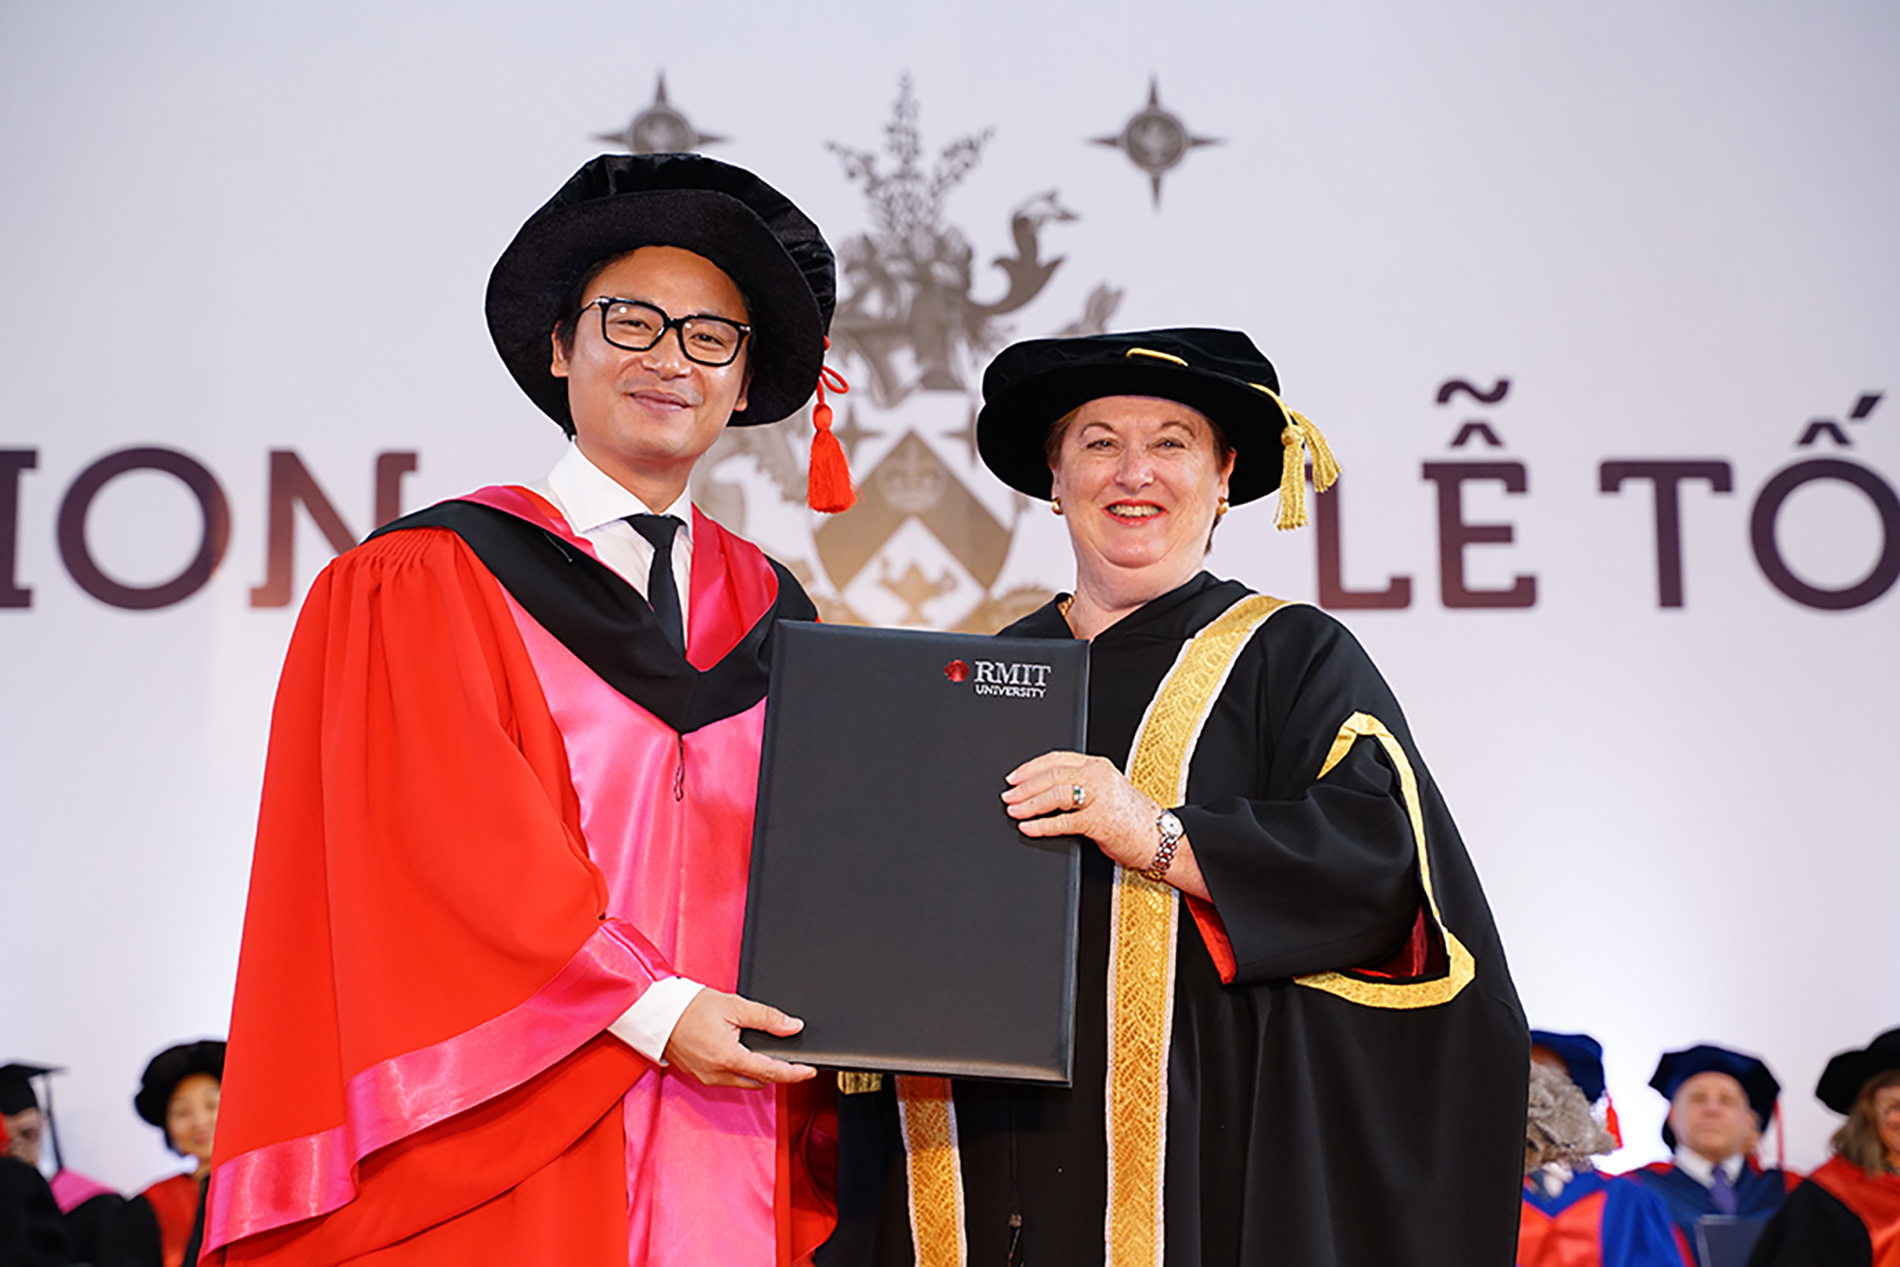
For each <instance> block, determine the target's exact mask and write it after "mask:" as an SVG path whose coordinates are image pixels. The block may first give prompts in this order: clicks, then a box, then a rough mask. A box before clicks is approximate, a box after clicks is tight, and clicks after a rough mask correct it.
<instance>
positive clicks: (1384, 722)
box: [1177, 606, 1462, 984]
mask: <svg viewBox="0 0 1900 1267" xmlns="http://www.w3.org/2000/svg"><path fill="white" fill-rule="evenodd" d="M1357 715H1365V716H1368V717H1370V718H1373V719H1376V721H1377V722H1378V723H1379V725H1380V726H1381V727H1383V728H1384V729H1385V730H1386V731H1387V732H1389V733H1390V734H1391V735H1392V737H1393V740H1394V742H1395V743H1396V745H1397V747H1398V749H1399V751H1400V752H1402V753H1403V754H1404V756H1405V757H1406V760H1407V763H1408V764H1409V765H1410V766H1411V768H1412V769H1413V771H1414V773H1415V775H1416V776H1417V780H1418V787H1419V794H1420V800H1421V807H1422V812H1423V815H1424V818H1425V821H1426V823H1427V826H1428V827H1431V826H1435V825H1438V824H1440V823H1442V825H1443V829H1449V824H1450V818H1449V815H1447V814H1445V812H1444V810H1443V806H1442V804H1440V803H1439V802H1438V800H1437V794H1436V791H1435V789H1433V788H1432V787H1431V785H1430V780H1429V778H1428V777H1427V776H1426V775H1425V771H1424V766H1423V763H1422V762H1421V761H1419V759H1418V757H1417V754H1416V752H1415V750H1414V749H1413V747H1412V742H1411V736H1410V732H1409V730H1408V729H1407V728H1406V724H1405V718H1404V716H1403V715H1402V714H1401V712H1400V710H1399V706H1398V701H1397V700H1396V699H1395V698H1394V696H1393V694H1392V692H1391V689H1390V688H1389V687H1387V685H1386V683H1385V679H1384V678H1383V677H1381V676H1380V674H1379V671H1378V670H1377V669H1376V668H1375V667H1373V664H1372V661H1371V659H1370V658H1369V657H1368V656H1367V655H1366V653H1365V651H1364V650H1363V649H1362V648H1361V647H1360V645H1359V643H1358V642H1357V641H1356V640H1355V639H1354V638H1353V637H1352V635H1351V634H1350V633H1348V632H1347V631H1346V629H1345V627H1344V626H1343V625H1341V624H1339V623H1338V622H1337V621H1335V620H1333V619H1332V618H1331V617H1329V616H1327V615H1326V614H1325V613H1323V612H1320V611H1318V610H1317V609H1315V608H1311V607H1304V606H1290V607H1287V608H1283V609H1281V610H1280V611H1278V612H1276V613H1275V614H1274V615H1273V616H1272V617H1271V618H1270V619H1268V620H1267V622H1266V623H1265V624H1264V625H1263V626H1262V627H1261V628H1260V630H1259V631H1257V632H1256V633H1255V635H1254V638H1253V641H1252V643H1251V644H1250V645H1249V646H1248V647H1247V648H1246V649H1245V650H1244V651H1243V652H1242V653H1241V658H1240V661H1239V663H1238V664H1237V665H1236V666H1235V670H1234V673H1233V675H1232V677H1231V678H1230V679H1229V681H1228V683H1227V685H1226V687H1225V688H1224V690H1223V692H1222V695H1221V698H1220V701H1219V702H1218V703H1217V704H1216V705H1215V708H1214V711H1213V712H1212V714H1211V715H1210V716H1209V718H1208V721H1207V724H1206V726H1205V728H1204V729H1203V731H1202V734H1201V737H1200V740H1199V744H1198V746H1197V749H1196V755H1195V758H1194V776H1193V777H1192V778H1191V779H1190V781H1189V784H1188V795H1189V798H1190V801H1193V802H1194V803H1192V804H1189V805H1186V806H1183V807H1181V808H1180V809H1179V810H1178V811H1177V812H1178V814H1179V817H1180V819H1181V822H1182V826H1183V827H1184V828H1186V831H1187V836H1188V839H1189V841H1190V842H1191V843H1192V847H1193V850H1194V857H1195V861H1196V862H1197V863H1198V864H1199V866H1200V868H1201V872H1202V875H1203V877H1204V878H1205V880H1206V882H1207V887H1208V890H1209V892H1210V894H1211V895H1212V898H1213V904H1212V905H1213V911H1214V912H1215V913H1216V915H1217V919H1218V924H1217V926H1215V927H1214V928H1213V929H1212V930H1211V931H1212V939H1218V938H1219V937H1220V935H1221V933H1222V931H1223V930H1224V935H1225V940H1226V943H1227V946H1226V947H1220V948H1216V947H1214V946H1212V945H1210V949H1211V950H1213V951H1214V954H1215V958H1216V961H1217V962H1218V963H1220V964H1221V968H1222V975H1223V979H1225V980H1228V981H1230V982H1239V983H1241V984H1257V983H1260V982H1265V981H1272V980H1278V979H1282V978H1286V977H1291V976H1296V975H1300V974H1305V973H1312V972H1322V971H1329V970H1334V969H1341V968H1348V967H1353V966H1357V965H1366V964H1370V963H1373V962H1377V961H1379V960H1381V959H1384V958H1386V957H1387V956H1390V955H1391V954H1392V953H1393V952H1394V951H1395V950H1396V949H1398V948H1399V947H1400V946H1401V945H1403V944H1404V943H1405V941H1406V937H1407V933H1408V932H1409V931H1411V930H1412V929H1413V928H1414V926H1415V924H1416V923H1417V921H1418V919H1419V911H1420V900H1421V883H1420V868H1419V860H1420V856H1421V851H1420V847H1419V844H1418V841H1417V839H1416V836H1415V833H1414V830H1413V826H1412V822H1411V818H1410V814H1409V811H1408V806H1407V802H1406V797H1405V795H1404V789H1403V786H1402V782H1401V779H1400V777H1399V772H1398V769H1397V767H1396V765H1395V761H1394V757H1393V755H1392V752H1391V751H1390V750H1388V749H1387V748H1386V747H1385V746H1384V745H1383V744H1382V743H1381V742H1380V741H1379V740H1378V739H1377V738H1374V737H1362V738H1359V739H1357V740H1356V741H1354V742H1352V743H1351V747H1350V749H1349V750H1348V751H1347V752H1346V755H1345V756H1344V757H1343V759H1341V760H1339V761H1338V763H1337V764H1335V765H1334V766H1333V767H1332V769H1331V770H1329V771H1328V772H1327V773H1326V775H1325V777H1323V778H1321V777H1319V771H1320V769H1321V768H1322V766H1323V765H1324V763H1325V762H1326V760H1327V757H1328V754H1329V752H1330V751H1331V749H1332V747H1333V745H1334V743H1335V741H1336V740H1337V739H1338V738H1339V737H1340V735H1341V731H1342V727H1344V726H1345V725H1346V723H1347V722H1348V720H1349V719H1351V718H1353V717H1355V716H1357ZM1204 766H1205V767H1207V768H1208V770H1209V772H1210V773H1211V774H1213V775H1214V777H1213V778H1212V779H1211V780H1208V781H1210V782H1213V783H1215V784H1217V785H1220V786H1222V787H1224V788H1244V789H1245V793H1244V794H1227V795H1217V796H1215V797H1212V798H1210V799H1206V800H1196V799H1195V798H1196V792H1197V787H1196V785H1197V784H1201V783H1203V779H1202V771H1203V767H1204ZM1217 772H1218V773H1217ZM1459 853H1460V855H1461V853H1462V851H1461V850H1460V851H1459ZM1197 908H1199V909H1198V910H1197V914H1204V913H1205V910H1204V906H1203V905H1202V904H1197ZM1201 922H1202V926H1203V929H1204V930H1209V929H1210V922H1209V920H1207V919H1205V918H1203V919H1202V921H1201ZM1229 955H1231V960H1228V956H1229Z"/></svg>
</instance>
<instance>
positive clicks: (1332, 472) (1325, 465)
mask: <svg viewBox="0 0 1900 1267" xmlns="http://www.w3.org/2000/svg"><path fill="white" fill-rule="evenodd" d="M1249 386H1251V387H1256V388H1259V389H1260V390H1261V391H1263V392H1265V393H1266V394H1267V395H1268V396H1269V397H1270V398H1271V399H1272V401H1273V403H1274V404H1276V405H1278V406H1279V407H1280V416H1281V417H1282V418H1284V419H1285V420H1286V425H1285V426H1284V427H1283V428H1282V429H1281V431H1280V444H1281V446H1282V448H1281V453H1282V457H1281V459H1280V518H1279V519H1278V521H1277V522H1276V524H1275V526H1276V527H1278V528H1279V529H1280V531H1282V532H1285V531H1286V530H1287V529H1289V528H1304V527H1305V526H1306V457H1307V454H1308V453H1311V454H1312V457H1313V491H1314V492H1315V493H1323V492H1325V491H1326V490H1327V489H1329V488H1331V487H1332V486H1333V481H1334V480H1336V479H1338V478H1339V462H1338V460H1337V459H1335V458H1334V457H1333V446H1332V445H1330V444H1328V443H1326V436H1325V433H1323V432H1322V431H1321V430H1320V429H1319V427H1318V426H1317V425H1315V424H1314V422H1313V420H1312V419H1311V418H1308V417H1307V416H1306V415H1305V414H1303V413H1300V412H1299V411H1298V410H1295V409H1288V408H1287V407H1286V402H1285V401H1284V400H1281V399H1280V396H1279V393H1278V392H1276V391H1274V390H1273V389H1272V388H1271V387H1267V386H1264V385H1262V384H1260V383H1251V384H1249Z"/></svg>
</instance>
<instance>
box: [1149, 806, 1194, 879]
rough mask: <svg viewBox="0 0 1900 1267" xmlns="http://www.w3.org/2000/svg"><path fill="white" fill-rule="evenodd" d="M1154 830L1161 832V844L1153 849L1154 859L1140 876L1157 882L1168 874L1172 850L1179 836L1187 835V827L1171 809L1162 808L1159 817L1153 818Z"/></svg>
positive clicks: (1178, 840) (1172, 856) (1178, 841)
mask: <svg viewBox="0 0 1900 1267" xmlns="http://www.w3.org/2000/svg"><path fill="white" fill-rule="evenodd" d="M1155 830H1156V831H1157V832H1159V833H1160V834H1161V845H1160V847H1159V848H1157V849H1156V850H1155V860H1154V861H1153V862H1151V863H1149V864H1148V869H1147V870H1146V871H1143V872H1142V873H1141V874H1142V877H1143V878H1144V879H1148V880H1154V881H1156V882H1159V881H1160V880H1161V879H1162V878H1163V877H1164V876H1166V875H1167V874H1168V866H1169V864H1170V863H1172V862H1173V861H1174V850H1175V847H1176V846H1177V845H1179V844H1180V843H1181V837H1183V836H1185V835H1187V828H1185V827H1183V826H1181V820H1180V819H1178V818H1176V817H1175V816H1174V811H1173V810H1167V809H1164V810H1162V811H1161V817H1159V818H1157V819H1155Z"/></svg>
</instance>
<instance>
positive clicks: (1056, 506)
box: [1049, 497, 1062, 515]
mask: <svg viewBox="0 0 1900 1267" xmlns="http://www.w3.org/2000/svg"><path fill="white" fill-rule="evenodd" d="M1049 513H1050V514H1052V515H1059V514H1061V513H1062V499H1061V498H1060V497H1051V498H1050V499H1049Z"/></svg>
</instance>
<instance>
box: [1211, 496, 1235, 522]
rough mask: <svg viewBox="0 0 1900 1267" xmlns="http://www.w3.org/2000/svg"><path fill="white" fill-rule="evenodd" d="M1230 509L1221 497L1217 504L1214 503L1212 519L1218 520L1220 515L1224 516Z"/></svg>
mask: <svg viewBox="0 0 1900 1267" xmlns="http://www.w3.org/2000/svg"><path fill="white" fill-rule="evenodd" d="M1232 509H1233V507H1232V506H1230V505H1228V504H1227V499H1226V498H1225V497H1223V498H1221V499H1220V500H1219V501H1218V502H1216V503H1214V518H1216V519H1219V518H1220V517H1221V516H1222V515H1224V514H1226V513H1227V512H1228V511H1230V510H1232Z"/></svg>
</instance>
